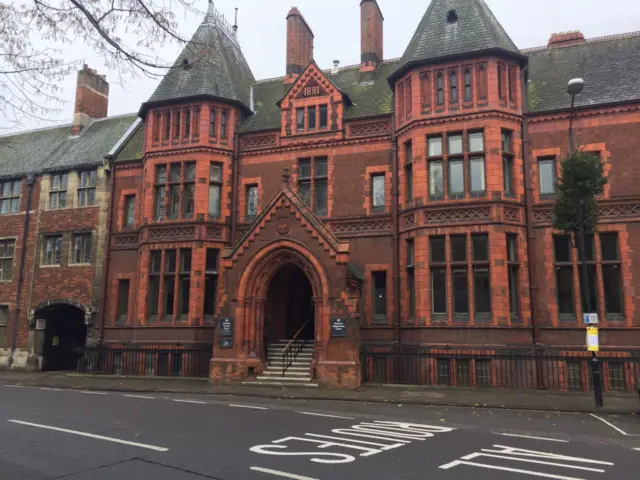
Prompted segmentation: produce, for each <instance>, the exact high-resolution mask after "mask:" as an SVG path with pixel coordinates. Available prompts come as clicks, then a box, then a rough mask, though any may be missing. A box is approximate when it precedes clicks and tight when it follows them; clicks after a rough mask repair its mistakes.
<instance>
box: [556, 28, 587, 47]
mask: <svg viewBox="0 0 640 480" xmlns="http://www.w3.org/2000/svg"><path fill="white" fill-rule="evenodd" d="M584 42H585V39H584V34H583V33H582V32H580V31H578V30H576V31H574V32H562V33H554V34H552V35H551V38H550V39H549V44H548V45H547V46H548V47H566V46H567V45H577V44H579V43H584Z"/></svg>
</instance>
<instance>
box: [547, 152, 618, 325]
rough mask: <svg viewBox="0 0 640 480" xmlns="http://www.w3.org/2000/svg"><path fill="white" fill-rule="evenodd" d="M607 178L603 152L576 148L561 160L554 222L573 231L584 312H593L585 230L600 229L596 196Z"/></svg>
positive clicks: (559, 226)
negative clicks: (577, 149)
mask: <svg viewBox="0 0 640 480" xmlns="http://www.w3.org/2000/svg"><path fill="white" fill-rule="evenodd" d="M607 181H608V180H607V178H606V177H605V175H604V162H603V161H602V159H601V158H600V155H597V154H594V153H591V152H583V151H577V152H574V153H572V154H571V155H569V156H567V157H566V158H565V159H564V160H563V161H562V163H561V177H560V179H559V181H558V185H557V189H556V203H555V205H554V207H553V226H554V228H556V229H557V230H560V231H562V232H566V233H570V234H573V237H574V238H575V241H576V246H577V248H578V255H579V258H580V260H581V262H582V265H581V268H580V286H581V292H582V295H581V296H582V308H583V313H590V312H589V310H590V309H591V306H590V303H591V302H590V292H589V284H588V276H587V264H586V258H585V254H586V252H585V239H584V237H585V233H592V232H595V231H596V230H597V226H598V201H597V196H598V195H601V194H602V192H603V191H604V186H605V185H606V184H607Z"/></svg>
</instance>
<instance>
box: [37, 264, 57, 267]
mask: <svg viewBox="0 0 640 480" xmlns="http://www.w3.org/2000/svg"><path fill="white" fill-rule="evenodd" d="M61 266H62V265H60V264H58V265H40V268H60V267H61Z"/></svg>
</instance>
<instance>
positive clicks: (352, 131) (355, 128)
mask: <svg viewBox="0 0 640 480" xmlns="http://www.w3.org/2000/svg"><path fill="white" fill-rule="evenodd" d="M390 131H391V123H390V122H388V121H383V122H368V123H356V124H354V125H349V135H350V136H352V137H363V136H367V135H379V134H384V133H389V132H390Z"/></svg>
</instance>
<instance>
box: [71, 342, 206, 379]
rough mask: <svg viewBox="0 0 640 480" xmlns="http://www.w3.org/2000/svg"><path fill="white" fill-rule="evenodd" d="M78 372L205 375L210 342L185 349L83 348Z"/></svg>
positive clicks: (181, 375) (178, 375) (170, 375)
mask: <svg viewBox="0 0 640 480" xmlns="http://www.w3.org/2000/svg"><path fill="white" fill-rule="evenodd" d="M76 351H77V352H78V353H80V354H82V357H81V358H80V359H79V360H78V372H81V373H101V374H106V375H140V376H148V377H208V376H209V360H210V359H211V354H212V351H213V347H212V346H211V345H206V346H202V347H200V346H198V347H185V348H169V349H162V348H153V349H151V348H143V347H84V348H78V349H76Z"/></svg>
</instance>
